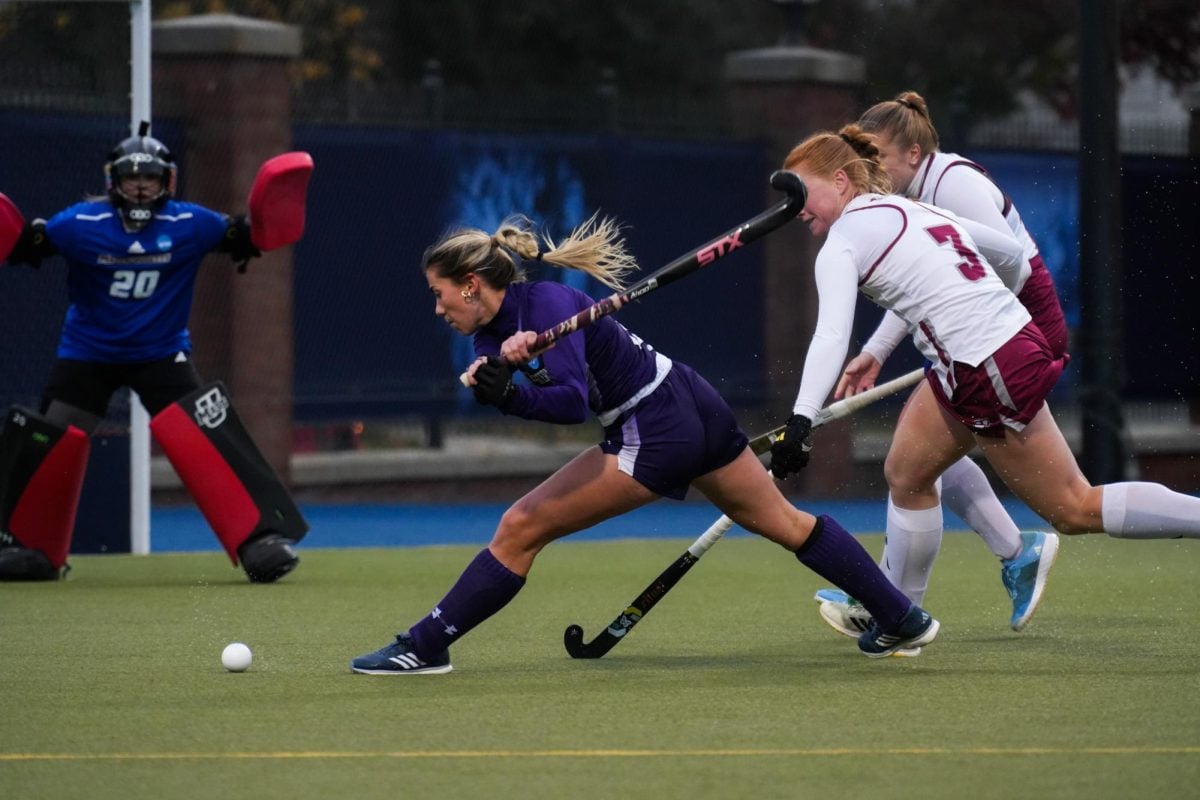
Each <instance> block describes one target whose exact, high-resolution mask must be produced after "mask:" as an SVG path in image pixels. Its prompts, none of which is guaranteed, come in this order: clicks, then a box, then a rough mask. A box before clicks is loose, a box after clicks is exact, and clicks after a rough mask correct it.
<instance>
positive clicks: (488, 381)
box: [473, 356, 517, 407]
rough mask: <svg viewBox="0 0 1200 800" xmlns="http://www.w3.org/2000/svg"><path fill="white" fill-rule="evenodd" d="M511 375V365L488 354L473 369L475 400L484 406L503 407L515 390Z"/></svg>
mask: <svg viewBox="0 0 1200 800" xmlns="http://www.w3.org/2000/svg"><path fill="white" fill-rule="evenodd" d="M512 375H513V371H512V367H510V366H509V365H508V364H506V363H504V362H503V361H501V360H500V359H498V358H492V357H491V356H488V357H487V358H486V359H485V360H484V362H483V363H482V364H480V365H479V367H478V368H476V370H475V386H474V387H473V388H474V390H475V401H476V402H478V403H481V404H483V405H485V406H500V407H503V406H504V404H505V403H507V402H508V399H509V398H510V397H512V396H513V392H515V391H516V390H517V389H516V387H515V386H513V380H512Z"/></svg>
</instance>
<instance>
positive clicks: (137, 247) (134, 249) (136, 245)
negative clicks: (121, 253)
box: [127, 239, 146, 256]
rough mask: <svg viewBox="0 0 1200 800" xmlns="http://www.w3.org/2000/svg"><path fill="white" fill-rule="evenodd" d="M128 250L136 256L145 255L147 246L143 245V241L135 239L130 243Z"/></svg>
mask: <svg viewBox="0 0 1200 800" xmlns="http://www.w3.org/2000/svg"><path fill="white" fill-rule="evenodd" d="M127 252H129V253H132V254H133V255H135V256H137V255H143V254H145V252H146V248H144V247H142V243H141V242H139V241H137V240H136V239H135V240H134V242H133V244H131V245H129V250H128V251H127Z"/></svg>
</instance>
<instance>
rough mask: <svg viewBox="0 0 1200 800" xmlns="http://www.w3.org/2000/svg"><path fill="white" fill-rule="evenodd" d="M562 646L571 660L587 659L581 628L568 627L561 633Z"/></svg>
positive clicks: (576, 626)
mask: <svg viewBox="0 0 1200 800" xmlns="http://www.w3.org/2000/svg"><path fill="white" fill-rule="evenodd" d="M563 645H564V646H566V648H567V655H569V656H571V658H587V645H585V644H584V643H583V628H581V627H579V626H578V625H568V626H567V629H566V630H565V631H563Z"/></svg>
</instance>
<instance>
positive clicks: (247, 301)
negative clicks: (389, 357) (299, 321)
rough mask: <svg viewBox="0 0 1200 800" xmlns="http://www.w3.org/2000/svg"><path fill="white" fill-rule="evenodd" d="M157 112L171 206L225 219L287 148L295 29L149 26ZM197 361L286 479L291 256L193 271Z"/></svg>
mask: <svg viewBox="0 0 1200 800" xmlns="http://www.w3.org/2000/svg"><path fill="white" fill-rule="evenodd" d="M152 42H153V57H154V69H153V74H154V103H155V106H154V107H155V109H156V110H157V112H158V115H159V116H160V117H171V118H175V119H178V120H180V121H181V122H182V124H183V127H184V139H185V145H184V148H183V150H184V152H183V157H182V159H181V163H180V177H179V180H180V188H181V191H180V197H181V198H182V199H184V200H188V201H191V202H194V203H198V204H200V205H203V206H207V207H208V208H212V209H214V210H218V211H223V212H225V213H229V214H240V213H244V212H245V211H246V197H247V195H248V194H249V191H250V185H251V184H252V183H253V180H254V176H255V174H256V173H257V172H258V168H259V167H260V166H261V165H262V163H263V162H264V161H266V160H267V159H268V158H271V157H272V156H276V155H279V154H280V153H283V152H287V151H289V150H291V149H293V148H292V103H291V82H290V80H289V77H288V65H289V62H291V61H292V60H294V59H295V58H296V57H297V56H299V55H300V29H299V28H297V27H295V26H292V25H284V24H279V23H275V22H265V21H262V20H256V19H249V18H246V17H240V16H236V15H232V14H208V15H203V16H196V17H186V18H182V19H177V20H170V21H164V22H156V23H154V26H153V31H152ZM190 328H191V332H192V339H193V345H194V348H195V362H196V366H197V368H198V369H199V370H200V374H201V375H202V376H204V378H205V379H209V380H216V379H220V380H223V381H225V383H226V385H227V386H228V388H229V391H230V394H231V396H232V399H233V403H234V407H235V408H236V409H237V411H238V414H239V415H240V416H241V418H242V420H243V421H244V422H245V425H246V428H247V429H248V430H249V431H250V434H251V436H252V437H253V438H254V440H255V442H256V443H257V444H258V446H259V447H260V448H261V449H262V451H263V454H264V455H265V456H266V458H267V460H268V461H269V462H270V463H271V465H272V466H273V467H274V468H275V470H276V471H277V472H278V473H279V475H280V477H282V478H283V479H284V480H285V481H288V480H289V478H290V458H291V450H292V378H293V360H292V359H293V340H292V250H291V248H290V247H288V248H283V249H280V250H276V251H274V252H271V253H267V254H265V255H264V256H263V257H262V258H257V259H253V260H252V261H251V262H250V265H249V268H248V269H247V271H246V273H245V274H237V272H236V270H235V268H234V267H233V265H232V262H231V260H230V259H229V257H228V256H224V255H219V254H217V255H211V256H209V257H208V258H207V259H206V260H205V262H204V264H203V265H202V267H201V270H200V277H199V280H198V281H197V284H196V297H195V304H194V306H193V309H192V316H191V321H190Z"/></svg>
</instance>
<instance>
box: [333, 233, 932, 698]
mask: <svg viewBox="0 0 1200 800" xmlns="http://www.w3.org/2000/svg"><path fill="white" fill-rule="evenodd" d="M541 244H544V245H545V249H542V247H541V246H540V245H541ZM518 257H519V258H518ZM521 259H523V260H538V261H541V262H542V263H543V264H550V265H554V266H557V267H565V268H570V269H578V270H582V271H584V272H586V273H588V274H590V275H592V276H593V277H595V278H597V279H598V280H600V281H602V282H603V283H605V284H606V285H608V286H610V287H612V288H614V289H617V290H622V289H623V288H624V280H623V279H624V278H625V277H626V276H627V275H628V274H629V273H630V272H631V271H632V270H633V269H634V268H635V266H636V265H635V263H634V261H633V259H632V258H631V257H630V255H629V254H628V252H627V251H626V250H625V247H624V242H623V241H622V240H621V239H620V238H619V235H618V229H617V226H616V225H615V224H614V223H613V222H612V221H610V220H598V219H597V218H595V217H593V218H592V219H591V220H589V221H588V222H587V223H585V224H583V225H582V226H580V227H579V228H578V229H576V230H575V231H574V232H573V233H572V234H571V236H570V237H568V238H567V239H566V240H565V241H563V242H561V243H558V244H554V243H553V242H551V241H550V240H548V239H547V240H545V241H544V242H542V243H539V240H538V238H537V236H535V234H534V233H533V232H532V231H531V230H530V229H529V227H528V224H527V223H526V222H524V221H521V220H517V221H510V222H509V223H506V224H504V225H502V226H501V227H500V228H499V230H497V231H496V232H495V233H488V232H486V231H482V230H477V229H466V230H458V231H454V232H451V233H449V234H448V235H446V236H445V237H443V238H442V239H441V240H440V241H438V242H437V243H435V244H434V245H432V246H431V247H430V248H429V249H428V250H426V252H425V256H424V259H423V262H422V266H423V269H424V271H425V276H426V279H427V281H428V284H429V289H430V291H431V292H432V293H433V296H434V304H435V311H436V313H437V314H438V316H440V317H442V318H443V319H445V320H446V322H447V323H448V324H449V325H450V326H451V327H452V328H454V329H455V330H456V331H458V332H459V333H461V334H464V335H469V336H472V337H473V339H474V344H475V352H476V355H477V356H478V358H477V359H476V360H475V362H474V363H473V364H472V365H471V368H470V370H469V371H468V383H470V384H471V385H472V386H473V387H474V392H475V396H476V399H477V400H478V401H479V402H481V403H484V404H487V405H493V406H496V407H497V408H498V409H499V410H500V411H501V412H503V413H505V414H511V415H515V416H520V417H525V418H527V419H536V420H543V421H547V422H553V423H558V424H578V423H581V422H583V421H584V420H585V419H587V417H588V415H589V414H594V415H596V417H597V418H598V419H599V421H600V422H601V424H602V425H603V428H604V440H603V441H602V442H601V443H600V444H599V445H596V446H594V447H590V448H588V449H587V450H585V451H584V452H582V453H580V454H579V455H578V456H576V458H575V459H574V460H572V461H571V462H570V463H569V464H567V465H566V466H564V467H563V468H562V469H560V470H559V471H558V472H556V473H555V474H554V475H552V476H550V477H549V478H547V479H546V480H545V481H544V482H543V483H542V484H541V485H539V486H538V487H537V488H535V489H534V490H533V491H531V492H530V493H529V494H527V495H525V496H524V497H522V498H521V499H520V500H518V501H517V502H516V503H514V504H513V505H512V507H511V508H509V509H508V511H506V512H505V513H504V515H503V516H502V518H501V520H500V524H499V526H498V527H497V529H496V533H495V535H494V536H493V538H492V541H491V543H490V544H489V545H488V546H487V547H486V548H485V549H484V550H482V551H480V553H479V554H478V555H476V556H475V558H474V560H472V561H471V563H470V564H469V565H468V566H467V568H466V570H465V571H464V572H463V573H462V575H461V576H460V577H459V579H458V581H457V583H455V584H454V586H453V587H452V588H451V589H450V591H449V592H448V593H447V594H446V596H445V597H444V598H442V600H441V601H439V602H438V603H437V605H436V606H435V607H434V608H433V610H432V611H431V612H430V613H429V614H428V615H426V616H425V617H424V618H422V619H420V620H418V621H417V622H416V624H414V625H412V626H411V627H410V628H408V629H407V630H406V631H404V632H402V633H400V634H399V635H397V636H396V638H395V640H394V641H393V642H392V643H390V644H388V645H387V646H385V647H383V648H381V649H380V650H378V651H376V652H374V653H370V654H367V655H364V656H360V657H358V658H355V659H353V660H352V661H351V663H350V668H351V669H352V670H353V671H354V672H358V673H366V674H378V675H408V674H421V673H443V672H449V671H450V669H451V664H450V654H449V648H450V646H451V645H453V644H454V643H455V642H457V641H458V639H460V638H461V637H462V636H463V635H464V634H466V633H467V632H468V631H470V630H471V629H472V628H474V627H475V626H477V625H479V624H480V623H482V622H483V621H484V620H486V619H487V618H489V617H490V616H492V615H493V614H495V613H496V612H498V611H499V610H500V609H502V608H503V607H504V606H505V605H506V604H507V603H508V602H509V601H511V600H512V599H513V597H515V596H516V594H517V593H518V592H519V591H520V590H521V588H522V586H524V584H525V580H526V577H527V576H528V574H529V572H530V569H531V568H532V566H533V562H534V559H535V558H536V557H537V554H538V553H539V552H540V551H541V550H542V548H544V547H545V546H546V545H548V544H549V543H550V542H552V541H554V540H555V539H558V538H561V537H563V536H567V535H569V534H571V533H574V532H576V531H579V530H583V529H584V528H588V527H591V526H593V525H596V524H597V523H600V522H602V521H604V520H605V519H608V518H610V517H615V516H617V515H620V514H624V513H626V512H628V511H632V510H634V509H636V508H638V507H640V506H643V505H646V504H647V503H651V502H653V501H655V500H657V499H659V498H660V497H670V498H674V499H682V498H683V496H684V494H685V492H686V491H687V489H688V487H689V486H692V487H695V488H696V489H697V490H698V491H700V492H701V493H702V494H704V495H705V496H706V497H707V498H708V499H709V500H711V501H712V502H713V504H714V505H716V506H717V507H718V508H720V509H721V510H722V511H723V512H724V513H725V514H727V515H728V516H729V517H731V518H732V519H733V520H734V521H735V522H737V523H738V524H740V525H741V526H742V527H744V528H746V529H747V530H749V531H752V532H754V533H757V534H759V535H761V536H763V537H765V538H767V539H770V540H771V541H773V542H776V543H777V544H779V545H781V546H782V547H783V548H784V549H786V550H787V551H788V552H790V553H793V554H795V556H796V558H797V559H799V560H800V562H801V563H803V564H804V565H805V566H807V567H808V568H810V569H812V570H813V571H814V572H816V573H817V574H819V575H821V576H822V577H824V578H826V579H827V580H830V581H832V582H833V583H835V584H836V585H838V586H839V587H840V588H841V589H843V590H845V591H847V592H849V593H851V594H852V595H853V596H854V597H856V598H858V599H859V600H860V601H861V602H862V603H863V605H864V606H866V607H867V608H869V609H871V613H872V614H873V616H874V618H875V620H876V621H877V622H878V624H879V626H880V629H881V633H880V636H879V637H878V640H877V641H875V640H873V641H872V642H870V643H869V646H868V645H864V646H863V652H864V653H866V654H867V655H870V656H883V655H888V654H890V653H891V652H892V651H893V650H895V649H897V648H900V647H911V646H920V645H921V644H925V643H928V642H930V641H932V640H933V638H934V637H935V636H936V635H937V630H938V623H937V621H936V620H934V619H933V618H932V617H931V616H930V615H929V614H928V613H926V612H925V611H923V610H922V609H921V608H920V607H918V606H916V605H914V604H913V603H912V602H910V601H909V600H908V598H906V597H905V596H904V595H903V594H902V593H901V592H900V591H899V590H898V589H896V588H895V586H893V585H892V584H891V582H890V581H888V579H887V578H886V577H885V576H884V575H883V573H882V572H881V571H880V570H879V568H878V567H877V566H876V564H875V562H874V561H873V560H872V559H871V557H870V556H869V555H868V553H867V552H866V551H865V550H864V549H863V548H862V546H861V545H860V544H859V543H858V542H857V540H855V538H854V537H853V536H851V535H850V534H849V533H847V532H846V531H845V530H844V529H843V528H842V527H841V526H840V525H839V524H838V523H837V522H836V521H835V520H833V519H832V518H831V517H828V516H822V517H814V516H813V515H811V514H808V513H806V512H804V511H801V510H799V509H797V508H796V507H795V506H793V505H792V504H791V503H790V502H788V500H787V499H786V498H784V496H783V495H782V494H781V493H780V492H779V489H778V487H777V486H776V485H775V482H774V481H773V480H772V479H771V476H770V475H769V474H768V473H767V471H766V469H765V468H764V467H763V465H762V463H761V462H760V461H759V460H758V458H757V457H756V456H755V455H754V454H753V452H752V451H751V450H750V448H749V447H748V446H747V439H746V436H745V434H744V433H743V432H742V430H741V429H740V427H739V426H738V423H737V420H736V419H735V418H734V415H733V413H732V411H731V410H730V408H729V406H728V405H727V404H726V403H725V402H724V400H722V399H721V397H720V395H718V394H717V392H716V391H715V390H714V389H713V388H712V387H711V386H710V385H709V384H708V382H707V381H705V380H704V378H702V377H701V376H700V375H698V374H697V373H696V372H695V371H693V370H692V369H690V368H689V367H688V366H686V365H685V364H683V363H680V362H678V361H674V360H672V359H670V358H668V357H667V356H665V355H664V354H662V353H659V352H657V351H656V350H654V349H653V348H652V347H651V346H650V345H649V344H647V343H646V342H644V341H642V340H641V339H639V338H638V337H637V336H636V335H634V334H633V333H631V332H630V331H628V330H626V328H625V327H624V326H623V325H621V324H620V323H619V322H617V321H616V320H615V319H614V318H613V317H611V316H607V317H603V318H601V319H598V320H596V321H595V322H594V323H592V324H590V325H588V326H586V327H584V328H582V329H581V330H580V331H579V332H578V333H577V334H575V335H571V336H566V337H564V338H562V339H561V340H559V341H558V342H557V344H556V346H555V347H554V348H552V349H550V350H548V351H546V352H545V353H542V354H540V355H539V356H538V357H537V358H536V359H533V360H531V356H533V355H534V354H533V353H532V352H531V351H530V346H531V345H532V343H533V342H534V341H535V340H536V338H537V332H538V331H542V330H546V329H549V328H551V327H552V326H554V325H555V324H557V323H558V322H560V321H562V320H564V319H567V318H569V317H571V316H572V315H574V314H577V313H578V312H579V311H581V310H583V309H586V308H588V307H589V306H591V305H592V304H593V302H594V301H593V299H592V298H591V297H589V296H588V295H587V294H585V293H583V292H580V291H578V290H576V289H573V288H570V287H568V286H565V285H563V284H560V283H554V282H549V281H534V282H526V281H525V279H524V275H523V273H522V271H521V269H520V267H519V264H520V263H521V261H520V260H521ZM518 365H520V366H521V368H522V371H523V372H525V373H526V375H528V377H529V380H528V381H527V382H520V383H518V382H517V381H514V380H513V374H514V370H515V369H516V368H517V367H518Z"/></svg>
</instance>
